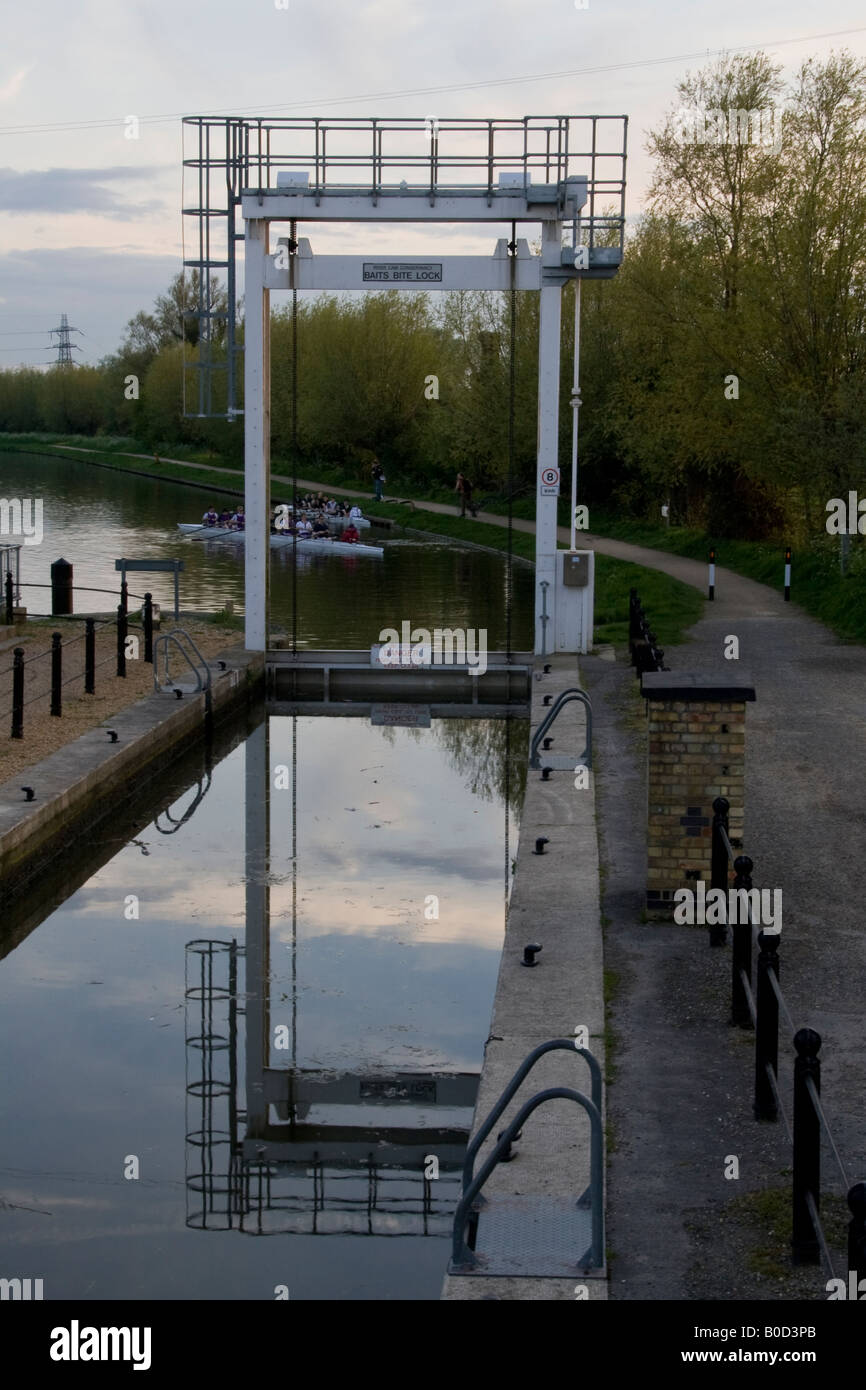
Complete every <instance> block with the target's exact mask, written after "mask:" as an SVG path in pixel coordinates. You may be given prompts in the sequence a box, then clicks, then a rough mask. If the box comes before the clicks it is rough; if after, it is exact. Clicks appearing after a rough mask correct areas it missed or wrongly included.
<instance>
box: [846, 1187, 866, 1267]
mask: <svg viewBox="0 0 866 1390" xmlns="http://www.w3.org/2000/svg"><path fill="white" fill-rule="evenodd" d="M848 1209H849V1211H850V1212H851V1220H850V1221H849V1222H848V1268H849V1270H851V1269H853V1271H854V1273H855V1274H856V1275H857V1283H858V1284H859V1282H860V1280H861V1279H866V1182H855V1184H854V1186H853V1187H851V1188H849V1189H848Z"/></svg>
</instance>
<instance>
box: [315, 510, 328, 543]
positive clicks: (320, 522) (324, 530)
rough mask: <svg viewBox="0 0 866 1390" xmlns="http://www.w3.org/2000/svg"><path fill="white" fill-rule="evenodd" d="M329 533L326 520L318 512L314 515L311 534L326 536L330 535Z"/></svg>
mask: <svg viewBox="0 0 866 1390" xmlns="http://www.w3.org/2000/svg"><path fill="white" fill-rule="evenodd" d="M330 534H331V533H330V531H329V530H328V523H327V522H326V520H325V518H324V517H323V516H322V514H321V513H319V515H318V516H317V517H316V521H315V525H314V526H313V535H314V536H321V537H322V538H327V537H328V536H330Z"/></svg>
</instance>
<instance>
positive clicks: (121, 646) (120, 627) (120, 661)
mask: <svg viewBox="0 0 866 1390" xmlns="http://www.w3.org/2000/svg"><path fill="white" fill-rule="evenodd" d="M126 627H127V620H126V614H125V613H124V611H123V604H122V603H119V604H118V605H117V674H118V676H124V677H125V676H126Z"/></svg>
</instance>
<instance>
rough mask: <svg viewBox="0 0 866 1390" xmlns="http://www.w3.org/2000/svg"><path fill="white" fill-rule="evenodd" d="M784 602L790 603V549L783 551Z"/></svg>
mask: <svg viewBox="0 0 866 1390" xmlns="http://www.w3.org/2000/svg"><path fill="white" fill-rule="evenodd" d="M785 602H786V603H790V602H791V547H790V546H789V547H788V549H787V550H786V551H785Z"/></svg>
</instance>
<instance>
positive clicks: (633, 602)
mask: <svg viewBox="0 0 866 1390" xmlns="http://www.w3.org/2000/svg"><path fill="white" fill-rule="evenodd" d="M628 649H629V654H630V659H631V664H632V666H634V668H635V674H636V675H637V678H638V680H640V678H641V676H642V675H643V673H644V671H667V670H668V667H667V666H665V662H664V658H665V654H664V651H663V650H662V648H661V647H660V646H659V645H658V638H657V637H656V635H655V633H654V632H653V631H652V629H651V628H650V625H649V619H648V618H647V615H646V613H645V611H644V607H643V604H642V603H641V601H640V598H639V596H638V592H637V589H629V597H628Z"/></svg>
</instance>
